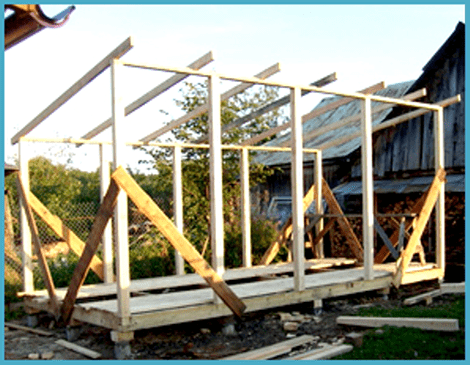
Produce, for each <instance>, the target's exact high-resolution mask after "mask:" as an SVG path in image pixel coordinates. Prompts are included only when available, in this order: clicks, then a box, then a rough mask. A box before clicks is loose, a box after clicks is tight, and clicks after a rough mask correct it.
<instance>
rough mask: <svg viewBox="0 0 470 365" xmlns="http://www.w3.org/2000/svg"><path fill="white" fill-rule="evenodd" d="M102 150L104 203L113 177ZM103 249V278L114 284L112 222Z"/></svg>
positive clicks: (104, 151)
mask: <svg viewBox="0 0 470 365" xmlns="http://www.w3.org/2000/svg"><path fill="white" fill-rule="evenodd" d="M99 149H100V169H99V173H100V202H102V201H103V199H104V196H105V195H106V191H107V189H108V186H109V183H110V180H111V177H110V171H109V170H110V169H109V167H110V166H109V159H108V158H107V157H106V146H105V145H104V144H100V145H99ZM101 242H102V247H103V276H104V282H105V283H112V282H113V281H114V268H113V256H114V255H113V238H112V226H111V222H108V225H107V226H106V229H105V231H104V233H103V238H102V239H101ZM92 267H93V260H92ZM92 270H93V269H92Z"/></svg>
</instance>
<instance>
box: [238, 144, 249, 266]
mask: <svg viewBox="0 0 470 365" xmlns="http://www.w3.org/2000/svg"><path fill="white" fill-rule="evenodd" d="M240 163H241V165H240V180H241V208H242V222H241V223H242V232H243V235H242V241H243V267H251V216H250V205H251V204H250V161H249V153H248V149H247V148H246V147H244V148H242V150H241V159H240Z"/></svg>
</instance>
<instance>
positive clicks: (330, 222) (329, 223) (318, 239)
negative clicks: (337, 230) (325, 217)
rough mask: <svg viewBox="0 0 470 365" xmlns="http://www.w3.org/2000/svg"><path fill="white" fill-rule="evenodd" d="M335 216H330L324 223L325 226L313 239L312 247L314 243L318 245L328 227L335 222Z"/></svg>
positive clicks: (328, 229)
mask: <svg viewBox="0 0 470 365" xmlns="http://www.w3.org/2000/svg"><path fill="white" fill-rule="evenodd" d="M336 220H337V218H331V219H330V220H329V221H328V223H327V224H326V226H325V227H324V228H323V229H322V230H321V231H320V232H319V233H318V234H317V236H316V237H315V240H314V241H313V242H312V245H313V247H315V246H316V245H318V244H319V243H320V242H321V240H322V239H323V237H325V235H326V234H327V233H328V232H329V231H330V229H331V228H332V227H333V225H334V223H335V222H336Z"/></svg>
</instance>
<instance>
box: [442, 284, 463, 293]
mask: <svg viewBox="0 0 470 365" xmlns="http://www.w3.org/2000/svg"><path fill="white" fill-rule="evenodd" d="M440 290H441V293H442V294H465V281H464V282H462V283H442V284H441V285H440Z"/></svg>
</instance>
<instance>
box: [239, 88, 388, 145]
mask: <svg viewBox="0 0 470 365" xmlns="http://www.w3.org/2000/svg"><path fill="white" fill-rule="evenodd" d="M384 88H385V83H384V82H380V83H378V84H375V85H372V86H370V87H368V88H366V89H364V90H361V91H359V92H358V93H361V94H372V93H374V92H377V91H379V90H382V89H384ZM363 97H364V96H363ZM361 99H362V98H361ZM353 100H354V98H351V97H346V98H342V99H339V100H336V101H333V102H331V103H330V104H328V105H325V106H323V107H321V108H318V109H314V110H312V111H311V112H309V113H307V114H305V115H304V116H302V123H305V122H306V121H308V120H310V119H312V118H315V117H318V116H320V115H322V114H324V113H326V112H328V111H331V110H334V109H336V108H339V107H340V106H342V105H345V104H348V103H350V102H351V101H353ZM289 127H290V123H284V124H281V125H280V126H277V127H275V128H271V129H269V130H267V131H265V132H263V133H260V134H259V135H257V136H254V137H252V138H250V139H247V140H246V141H244V142H243V143H242V145H244V146H247V145H253V144H255V143H258V142H259V141H261V140H263V139H265V138H268V137H271V136H273V135H275V134H277V133H279V132H282V131H283V130H286V129H288V128H289Z"/></svg>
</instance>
